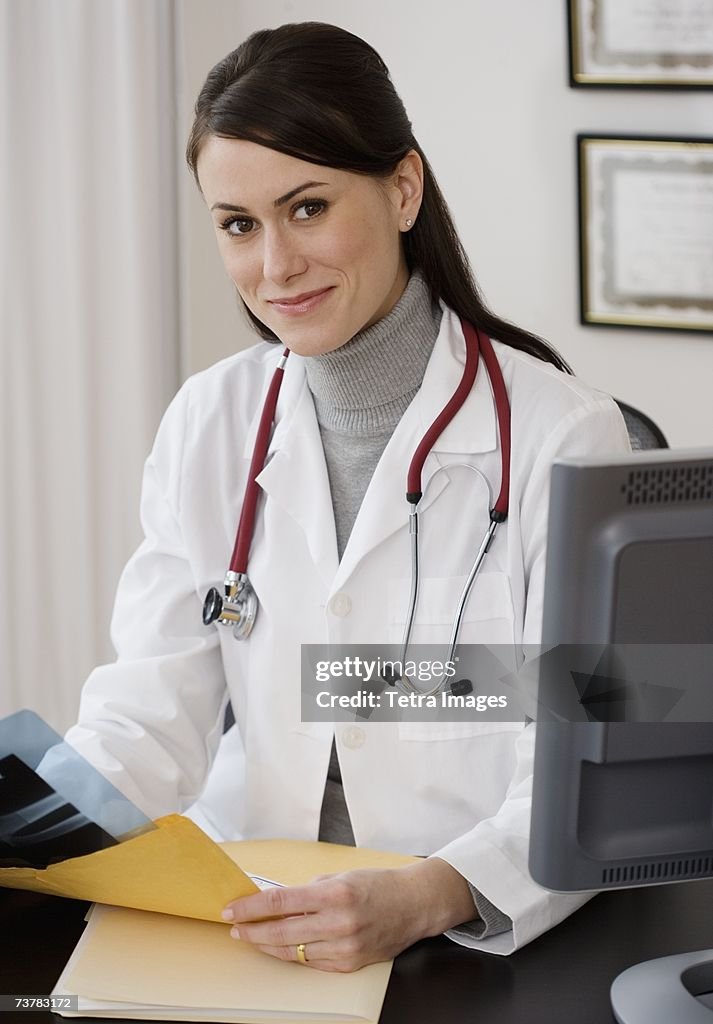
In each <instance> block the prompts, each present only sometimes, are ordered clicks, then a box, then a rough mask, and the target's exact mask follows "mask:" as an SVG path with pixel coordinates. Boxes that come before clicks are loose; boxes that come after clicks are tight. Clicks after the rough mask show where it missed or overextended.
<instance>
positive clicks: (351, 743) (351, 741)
mask: <svg viewBox="0 0 713 1024" xmlns="http://www.w3.org/2000/svg"><path fill="white" fill-rule="evenodd" d="M365 740H366V733H365V732H364V730H363V729H360V728H359V726H358V725H350V726H349V728H348V729H345V730H344V732H343V733H342V743H343V744H344V746H345V747H348V748H349V749H350V750H358V749H359V747H363V746H364V742H365Z"/></svg>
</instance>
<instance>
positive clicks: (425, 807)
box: [68, 310, 628, 953]
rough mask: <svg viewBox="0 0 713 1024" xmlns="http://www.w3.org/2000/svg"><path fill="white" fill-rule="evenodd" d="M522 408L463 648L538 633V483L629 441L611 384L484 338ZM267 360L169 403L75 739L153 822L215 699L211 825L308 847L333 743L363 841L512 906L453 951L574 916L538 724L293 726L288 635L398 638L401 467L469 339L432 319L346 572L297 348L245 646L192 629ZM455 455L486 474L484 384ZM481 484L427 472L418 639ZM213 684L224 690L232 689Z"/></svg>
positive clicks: (238, 367)
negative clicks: (549, 855) (432, 330)
mask: <svg viewBox="0 0 713 1024" xmlns="http://www.w3.org/2000/svg"><path fill="white" fill-rule="evenodd" d="M494 348H495V351H496V354H497V356H498V358H499V361H500V365H501V367H502V371H503V375H504V378H505V382H506V385H507V387H508V391H509V394H510V399H511V403H512V479H511V488H510V515H509V519H508V521H507V523H506V524H504V525H503V526H501V527H500V530H499V532H498V534H497V537H496V540H495V542H494V544H493V545H492V548H491V550H490V552H489V554H488V556H487V558H486V561H485V564H484V567H483V570H482V572H481V574H480V575H479V577H478V579H477V580H476V583H475V585H474V587H473V590H472V593H471V597H470V601H469V604H468V607H467V611H466V613H465V619H464V623H463V627H462V632H461V640H462V641H463V642H471V643H478V642H488V643H503V644H515V645H520V644H523V643H529V642H533V643H537V642H538V641H539V633H540V622H541V610H542V590H543V570H544V549H545V533H546V523H547V499H548V474H549V469H550V465H551V462H552V460H553V459H554V458H555V457H557V456H560V455H585V454H593V453H599V452H601V453H605V452H614V451H622V450H626V449H627V448H628V441H627V435H626V430H625V427H624V424H623V421H622V419H621V417H620V415H619V413H618V411H617V409H616V407H615V405H614V404H613V402H612V401H611V399H610V398H608V397H607V396H605V395H603V394H600V393H598V392H594V391H592V390H591V389H589V388H587V387H585V386H584V385H583V384H581V383H580V382H579V381H577V380H575V379H573V378H571V377H567V376H565V375H563V374H561V373H559V372H558V371H556V370H555V369H554V368H553V367H551V366H550V365H548V364H545V363H543V362H541V361H539V360H536V359H534V358H531V357H529V356H527V355H524V354H522V353H520V352H517V351H515V350H513V349H512V348H509V347H507V346H504V345H501V344H498V343H495V345H494ZM280 353H281V348H280V346H276V345H269V344H267V343H265V344H260V345H258V346H256V347H255V348H252V349H250V350H248V351H245V352H241V353H239V354H238V355H236V356H233V357H231V358H229V359H226V360H224V361H223V362H221V363H218V364H217V365H216V366H213V367H212V368H211V369H209V370H207V371H205V372H203V373H200V374H198V375H196V376H195V377H193V378H191V379H190V380H189V381H188V382H187V383H186V384H185V385H184V386H183V387H182V388H181V390H180V391H179V393H178V395H177V396H176V398H175V399H174V401H173V402H172V404H171V406H170V408H169V409H168V411H167V412H166V415H165V417H164V419H163V422H162V424H161V427H160V429H159V432H158V435H157V438H156V443H155V446H154V449H153V452H152V454H151V455H150V457H149V459H148V461H147V463H146V470H145V478H144V488H143V495H142V504H141V515H142V523H143V527H144V531H145V538H146V539H145V541H144V542H143V544H142V545H141V547H140V548H139V550H138V551H137V553H136V554H135V555H134V556H133V558H132V559H131V560H130V562H129V563H128V565H127V567H126V569H125V570H124V573H123V575H122V578H121V582H120V585H119V590H118V594H117V600H116V607H115V611H114V617H113V620H112V636H113V639H114V643H115V646H116V648H117V651H118V660H117V662H116V663H115V664H111V665H106V666H102V667H100V668H97V669H96V670H95V671H94V672H93V673H92V675H91V676H90V678H89V680H88V682H87V684H86V686H85V688H84V691H83V695H82V700H81V709H80V718H79V724H78V725H77V726H75V727H74V728H73V729H72V730H71V731H70V734H69V736H68V739H69V740H70V741H71V742H72V743H73V744H74V745H75V746H76V747H77V748H78V749H79V750H80V751H81V752H82V753H84V754H85V756H86V757H87V758H88V759H90V760H92V761H93V762H94V763H95V764H96V765H97V766H98V767H99V768H100V769H101V770H102V771H103V772H104V774H105V775H107V776H108V777H109V779H110V780H111V781H112V782H113V783H114V784H115V785H116V786H117V787H118V788H119V789H120V790H122V791H124V792H125V793H126V795H127V796H129V797H130V798H131V799H133V800H134V801H135V802H136V803H137V804H138V805H139V806H140V807H141V808H142V809H143V810H144V811H145V812H147V813H148V814H150V815H152V816H157V815H159V814H162V813H166V812H169V811H172V810H176V809H185V808H186V807H188V806H189V805H190V804H192V803H193V801H195V800H196V799H197V798H198V797H199V796H200V794H201V792H202V791H203V788H204V785H205V783H206V777H207V775H208V772H209V770H210V768H211V764H212V762H213V760H214V757H215V755H216V751H217V749H218V745H219V742H220V739H221V732H222V723H223V712H224V708H225V703H226V700H227V695H228V694H229V695H230V699H231V700H232V704H233V708H234V711H235V716H236V720H237V728H235V729H233V730H231V733H230V734H229V736H228V737H227V739H226V740H225V742H224V743H223V745H222V747H221V752H220V756H219V757H218V760H217V762H216V771H215V772H214V773H213V775H212V776H211V779H210V782H209V784H208V786H207V788H206V790H205V794H204V797H203V799H202V801H201V804H200V806H199V814H200V815H202V816H203V820H204V821H206V822H208V823H209V825H210V826H212V830H213V831H214V833H217V834H218V835H222V836H223V837H225V838H229V839H232V838H243V837H268V836H283V837H294V838H303V839H315V838H316V837H317V832H318V824H319V817H320V808H321V804H322V798H323V794H324V786H325V777H326V774H327V764H328V761H329V755H330V748H331V743H332V736H333V734H335V733H336V742H337V749H338V752H339V760H340V764H341V770H342V778H343V783H344V792H345V797H346V801H347V804H348V807H349V813H350V817H351V821H352V826H353V829H354V834H355V837H356V840H357V843H358V844H359V845H363V846H371V847H375V848H382V849H392V850H399V851H403V852H407V853H414V854H437V855H438V856H439V857H441V858H443V859H444V860H446V861H447V862H448V863H450V864H452V865H453V867H455V868H456V869H457V870H458V871H459V872H460V873H461V874H463V875H464V876H465V877H466V878H467V879H468V880H469V881H470V882H471V883H472V884H473V885H475V886H476V887H477V888H478V889H479V890H480V891H481V892H482V893H483V894H484V895H485V896H486V897H487V898H488V899H489V900H490V901H491V902H492V903H493V904H494V905H495V906H497V907H499V908H500V909H501V910H502V911H504V912H505V913H506V914H508V915H509V916H510V917H511V918H512V920H513V931H512V932H506V933H504V934H501V935H497V936H494V937H492V938H490V939H485V940H481V941H477V940H474V939H460V940H459V941H463V942H464V943H465V944H467V945H471V946H473V947H476V948H481V949H484V950H488V951H491V952H496V953H509V952H512V950H513V949H515V948H517V947H519V946H522V945H523V944H524V943H526V942H528V941H530V940H531V939H533V938H534V937H535V936H537V935H539V934H540V933H541V932H543V931H545V930H546V929H547V928H549V927H551V926H552V925H553V924H555V923H556V922H557V921H559V920H561V919H562V918H563V917H565V916H566V915H567V914H568V913H570V912H571V911H572V910H573V909H575V908H576V907H577V906H579V905H580V904H581V903H582V902H583V899H582V897H579V896H555V895H552V894H549V893H547V892H545V891H544V890H543V889H541V888H540V887H539V886H537V885H536V884H535V883H534V882H533V881H532V880H531V879H530V877H529V874H528V871H527V838H528V830H529V805H530V779H531V770H532V757H533V739H534V729H533V727H532V726H529V727H527V728H523V726H522V725H521V724H518V723H498V722H480V723H478V722H472V721H466V722H462V723H449V724H439V723H425V724H423V723H416V722H410V723H402V724H398V723H386V722H380V723H377V722H364V723H363V724H359V725H356V724H345V723H342V724H337V725H336V726H333V725H331V724H326V723H322V722H320V723H309V722H302V721H301V720H300V644H302V643H334V644H342V643H344V644H347V643H369V644H379V643H386V642H390V643H399V642H400V640H401V636H402V631H403V623H404V617H405V610H406V605H407V593H408V586H409V573H410V556H409V539H408V527H407V520H408V511H409V506H408V505H407V502H406V500H405V490H406V470H407V467H408V464H409V461H410V459H411V455H412V453H413V451H414V449H415V447H416V445H417V444H418V442H419V441H420V439H421V437H422V436H423V434H424V432H425V431H426V429H427V427H428V426H429V425H430V423H431V422H432V421H433V419H434V418H435V416H436V414H437V413H438V412H439V411H440V409H441V408H442V407H443V406H444V405H445V403H446V401H447V400H448V398H449V397H450V396H451V394H452V393H453V391H454V390H455V387H456V385H457V383H458V381H459V379H460V376H461V373H462V365H463V360H464V343H463V337H462V332H461V329H460V324H459V322H458V318H457V317H456V316H455V315H454V314H453V313H452V312H450V311H449V310H445V312H444V316H443V320H442V324H441V330H440V334H439V337H438V340H437V342H436V345H435V348H434V351H433V354H432V357H431V359H430V362H429V364H428V367H427V370H426V374H425V377H424V380H423V385H422V387H421V389H420V391H419V393H418V394H417V396H416V398H415V399H414V400H413V402H412V403H411V405H410V406H409V408H408V409H407V410H406V413H405V414H404V416H403V418H402V420H401V421H400V423H399V424H398V426H397V427H396V430H395V431H394V434H393V436H392V437H391V439H390V441H389V443H388V445H387V447H386V449H385V451H384V453H383V456H382V458H381V460H380V462H379V464H378V466H377V468H376V471H375V473H374V476H373V478H372V481H371V483H370V485H369V487H368V490H367V492H366V494H365V497H364V501H363V504H362V506H361V509H360V511H359V515H358V517H357V520H356V522H355V524H354V529H353V531H352V534H351V536H350V538H349V542H348V544H347V547H346V550H345V551H344V554H343V557H342V560H341V562H339V560H338V557H337V545H336V538H335V529H334V519H333V513H332V503H331V496H330V490H329V482H328V477H327V470H326V465H325V460H324V455H323V450H322V445H321V441H320V435H319V428H318V424H317V421H316V417H315V412H314V406H313V401H312V397H311V393H310V391H309V388H308V386H307V382H306V378H305V372H304V362H303V360H302V358H301V357H299V356H296V355H292V356H291V357H290V359H289V360H288V363H287V368H286V371H285V379H284V383H283V387H282V392H281V394H280V399H279V403H278V410H277V425H276V427H275V430H274V435H273V438H272V441H271V444H270V449H269V455H268V461H267V464H266V466H265V468H264V469H263V471H262V473H261V474H260V476H259V477H258V480H259V483H260V486H261V488H262V491H263V492H264V497H263V498H262V499H261V505H260V507H259V511H258V516H257V520H256V529H255V536H254V539H253V543H252V548H251V553H250V566H249V573H250V578H251V580H252V583H253V585H254V587H255V590H256V592H257V595H258V597H259V600H260V611H259V615H258V618H257V622H256V625H255V629H254V631H253V633H252V635H251V637H250V639H249V640H248V641H247V642H237V641H236V640H235V639H234V638H233V636H232V631H231V630H230V629H229V628H223V627H216V626H211V627H205V626H203V624H202V621H201V605H202V600H203V596H204V594H205V592H206V590H207V589H208V588H209V587H211V586H215V585H220V584H221V583H222V579H223V575H224V573H225V569H226V566H227V563H228V560H229V556H230V552H231V550H232V547H233V542H234V538H235V530H236V524H237V520H238V516H239V512H240V506H241V501H242V496H243V490H244V487H245V479H246V474H247V472H248V466H249V461H250V457H251V455H252V450H253V443H254V439H255V434H256V430H257V422H258V419H259V415H260V411H261V408H262V403H263V399H264V394H265V391H266V389H267V387H268V384H269V382H270V379H271V377H272V372H273V369H274V367H275V364H276V363H277V360H278V359H279V356H280ZM464 460H465V461H468V462H470V463H471V464H472V465H474V466H476V467H477V468H478V469H479V470H480V471H481V473H483V474H485V477H486V478H487V480H488V481H490V486H491V488H492V490H493V494H494V495H495V494H497V491H498V489H499V486H500V455H499V449H498V436H497V429H496V418H495V412H494V405H493V398H492V393H491V388H490V384H489V380H488V377H487V376H486V374H485V373H484V371H483V368H482V366H481V368H480V370H479V372H478V376H477V380H476V383H475V386H474V388H473V391H472V392H471V394H470V396H469V397H468V398H467V400H466V402H465V404H464V405H463V407H462V408H461V410H460V411H459V412H458V414H457V416H456V418H455V419H454V420H453V422H452V423H451V424H450V425H449V426H448V427H447V428H446V430H445V431H444V433H443V434H442V435H441V437H440V438H439V439H438V440H437V442H436V444H435V446H434V449H433V451H432V452H431V454H430V455H429V456H428V458H427V460H426V464H425V467H424V483H425V482H426V481H428V479H429V478H430V477H431V475H432V474H433V472H434V470H435V469H436V468H437V467H438V466H442V465H444V466H447V465H448V464H449V463H455V462H463V461H464ZM488 501H489V499H488V495H487V489H486V485H485V483H484V482H483V480H482V478H481V477H479V476H476V475H475V474H473V473H471V472H469V471H467V470H463V469H457V468H454V469H452V470H451V471H450V472H448V471H447V472H444V473H441V474H439V476H438V477H436V478H435V480H434V484H433V486H432V487H429V488H428V490H427V492H426V495H425V498H424V501H423V504H422V507H423V509H424V515H423V516H422V518H421V530H422V533H421V554H422V581H421V591H420V600H419V607H418V613H417V616H416V622H415V628H414V633H413V641H414V642H415V643H418V642H419V641H422V642H428V641H431V640H434V641H438V642H439V643H440V642H445V641H446V640H447V638H448V634H449V630H450V625H451V622H452V618H453V613H454V610H455V607H456V604H457V599H458V596H459V594H460V590H461V587H462V584H463V581H464V578H465V576H466V575H467V573H468V572H469V570H470V566H471V564H472V560H473V556H474V552H475V551H476V550H477V547H478V545H479V544H480V541H481V539H482V536H483V534H484V532H485V529H486V527H487V524H488V507H489V506H488ZM226 682H227V690H226Z"/></svg>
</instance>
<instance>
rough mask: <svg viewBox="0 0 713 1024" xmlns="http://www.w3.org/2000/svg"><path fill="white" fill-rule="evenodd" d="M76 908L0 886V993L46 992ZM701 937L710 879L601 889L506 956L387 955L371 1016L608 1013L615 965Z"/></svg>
mask: <svg viewBox="0 0 713 1024" xmlns="http://www.w3.org/2000/svg"><path fill="white" fill-rule="evenodd" d="M85 910H86V904H84V903H79V902H75V901H73V900H64V899H58V898H55V897H49V896H47V897H45V896H38V895H35V894H33V893H26V892H17V891H12V890H3V889H0V935H1V936H2V939H1V940H0V941H1V948H2V954H0V993H27V994H32V995H48V994H49V993H50V992H51V990H52V987H53V985H54V983H55V981H56V980H57V978H58V977H59V974H60V972H61V970H62V968H63V967H64V964H65V962H66V960H67V959H68V957H69V954H70V953H71V951H72V949H73V948H74V944H75V943H76V941H77V939H78V938H79V936H80V934H81V932H82V925H83V916H84V913H85ZM708 947H713V881H705V882H687V883H683V884H680V885H671V886H660V887H658V888H645V889H631V890H627V891H622V892H612V893H606V894H604V895H602V896H597V897H596V898H595V899H594V900H592V901H591V902H590V903H588V904H587V905H586V906H585V907H583V908H582V909H581V910H579V911H578V912H577V913H576V914H574V915H573V916H572V917H570V918H569V919H568V920H567V921H565V922H564V923H563V924H561V925H559V926H558V927H557V928H554V929H553V930H552V931H550V932H548V933H547V934H546V935H543V936H542V937H541V938H539V939H537V941H535V942H533V943H531V944H530V945H529V946H526V947H525V948H524V949H521V950H519V951H518V952H517V953H515V954H513V956H510V957H498V956H491V955H488V954H485V953H475V952H473V951H472V950H467V949H463V948H461V947H458V946H456V945H454V944H453V943H451V942H449V941H448V940H447V939H443V938H439V939H433V940H429V941H427V942H421V943H419V944H418V945H416V946H413V947H412V948H411V949H410V950H407V951H406V952H405V953H402V955H401V956H400V957H398V958H397V960H396V962H395V964H394V970H393V974H392V976H391V981H390V983H389V988H388V991H387V993H386V1002H385V1003H384V1010H383V1013H382V1016H381V1024H421V1022H423V1024H441V1022H443V1024H461V1022H470V1021H473V1022H476V1021H477V1022H478V1024H488V1022H493V1024H565V1022H566V1024H612V1021H613V1020H614V1018H613V1017H612V1014H611V1011H610V1008H609V986H610V985H611V982H612V981H613V979H614V977H615V976H616V975H617V974H618V973H619V972H620V971H622V970H623V969H624V968H625V967H629V966H630V965H631V964H634V963H637V962H638V961H640V960H646V959H650V958H651V957H656V956H666V955H667V954H669V953H683V952H687V951H689V950H695V949H703V948H708ZM15 1018H16V1019H17V1021H18V1024H50V1022H51V1024H58V1022H59V1021H61V1020H62V1019H63V1018H61V1017H58V1016H55V1015H53V1014H51V1013H49V1012H46V1013H22V1014H17V1015H14V1014H5V1015H3V1017H2V1018H0V1024H10V1022H11V1021H13V1024H14V1020H15ZM711 1019H712V1021H713V1014H711ZM671 1024H676V1022H674V1021H672V1022H671Z"/></svg>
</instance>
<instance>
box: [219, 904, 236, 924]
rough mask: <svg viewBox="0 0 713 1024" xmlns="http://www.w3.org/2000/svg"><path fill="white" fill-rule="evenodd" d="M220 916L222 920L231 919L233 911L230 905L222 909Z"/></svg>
mask: <svg viewBox="0 0 713 1024" xmlns="http://www.w3.org/2000/svg"><path fill="white" fill-rule="evenodd" d="M220 916H221V917H222V918H223V920H224V921H232V920H233V911H232V910H231V909H230V907H226V908H225V910H223V911H222V913H221V915H220Z"/></svg>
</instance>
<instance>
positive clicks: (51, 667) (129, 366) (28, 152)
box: [0, 0, 180, 730]
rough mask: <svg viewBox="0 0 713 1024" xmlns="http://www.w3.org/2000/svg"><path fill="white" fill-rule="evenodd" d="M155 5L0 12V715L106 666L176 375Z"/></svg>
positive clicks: (169, 72) (58, 699) (173, 161)
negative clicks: (118, 596) (147, 463)
mask: <svg viewBox="0 0 713 1024" xmlns="http://www.w3.org/2000/svg"><path fill="white" fill-rule="evenodd" d="M174 55H175V43H174V25H173V6H172V3H171V0H101V2H97V0H0V715H4V714H7V713H9V712H11V711H13V710H17V709H18V708H20V707H30V708H33V709H34V710H36V711H37V712H38V713H39V714H41V715H42V716H43V717H44V718H45V719H46V720H47V721H48V722H49V723H50V724H51V725H53V726H54V727H55V728H56V729H59V730H62V729H64V728H65V727H66V726H67V725H69V724H70V723H71V722H72V721H73V720H74V717H75V713H76V707H77V701H78V695H79V690H80V688H81V685H82V682H83V680H84V678H85V677H86V675H87V674H88V672H89V671H90V670H91V668H92V667H93V666H94V665H95V664H97V663H98V662H101V661H104V660H108V659H111V657H112V651H111V646H110V642H109V631H108V624H109V619H110V612H111V604H112V599H113V592H114V589H115V586H116V582H117V579H118V575H119V572H120V570H121V567H122V565H123V563H124V561H125V560H126V558H127V556H128V555H129V554H130V552H131V551H132V549H133V548H134V547H135V546H136V543H137V542H138V540H139V536H140V531H139V522H138V496H139V484H140V476H141V467H142V464H143V460H144V458H145V456H146V454H147V452H148V450H149V448H150V444H151V439H152V436H153V434H154V432H155V429H156V426H157V424H158V420H159V417H160V415H161V412H162V410H163V409H164V408H165V406H166V404H167V402H168V401H169V399H170V397H171V395H172V394H173V392H174V391H175V389H176V387H177V384H178V377H179V351H180V345H179V337H178V313H177V310H178V286H177V282H178V248H177V247H178V230H177V199H176V194H177V186H176V181H177V174H178V168H179V150H180V140H179V139H178V138H177V132H176V99H175V97H176V82H175V59H174Z"/></svg>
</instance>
